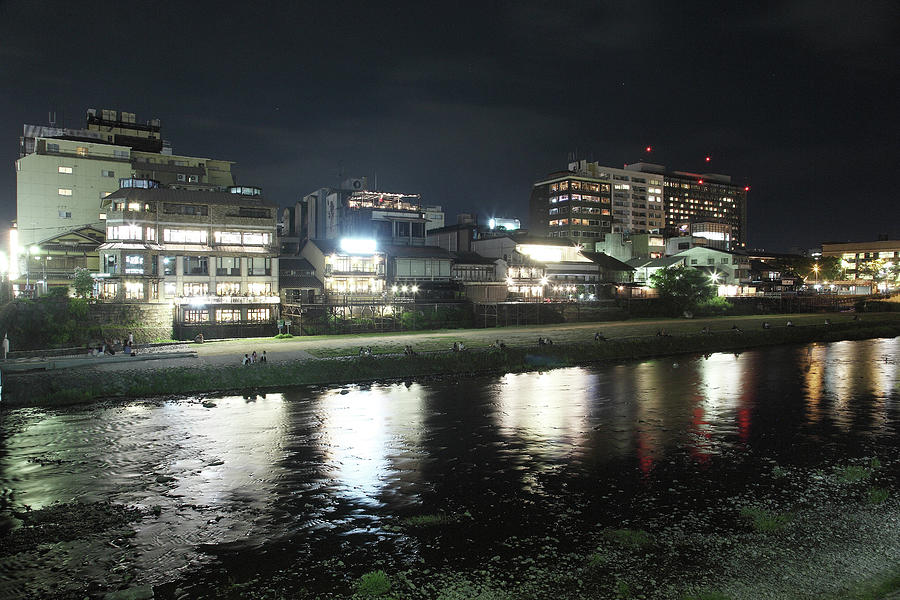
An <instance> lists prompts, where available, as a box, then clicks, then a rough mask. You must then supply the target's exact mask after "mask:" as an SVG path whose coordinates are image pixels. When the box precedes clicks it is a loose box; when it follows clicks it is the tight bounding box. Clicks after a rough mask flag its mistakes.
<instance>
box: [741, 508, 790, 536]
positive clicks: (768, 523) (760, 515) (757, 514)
mask: <svg viewBox="0 0 900 600" xmlns="http://www.w3.org/2000/svg"><path fill="white" fill-rule="evenodd" d="M741 516H742V517H744V518H745V519H748V520H749V521H750V523H751V525H753V530H754V531H756V532H757V533H773V532H776V531H781V530H782V529H784V528H785V527H787V525H788V523H790V522H791V520H792V519H793V517H792V515H790V514H789V513H784V514H779V513H774V512H769V511H767V510H766V509H764V508H759V507H756V506H745V507H744V508H742V509H741Z"/></svg>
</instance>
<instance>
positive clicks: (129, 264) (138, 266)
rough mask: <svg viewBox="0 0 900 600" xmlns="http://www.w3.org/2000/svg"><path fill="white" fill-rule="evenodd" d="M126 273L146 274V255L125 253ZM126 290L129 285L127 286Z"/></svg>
mask: <svg viewBox="0 0 900 600" xmlns="http://www.w3.org/2000/svg"><path fill="white" fill-rule="evenodd" d="M125 273H126V274H132V275H143V274H144V257H143V256H142V255H140V254H126V255H125ZM125 291H126V292H127V291H128V290H127V286H126V290H125Z"/></svg>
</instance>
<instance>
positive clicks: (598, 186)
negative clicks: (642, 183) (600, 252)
mask: <svg viewBox="0 0 900 600" xmlns="http://www.w3.org/2000/svg"><path fill="white" fill-rule="evenodd" d="M611 190H612V181H611V180H610V179H603V178H597V177H590V176H585V175H578V174H575V173H570V172H568V171H562V172H559V173H553V174H551V175H550V176H548V177H547V178H546V179H543V180H542V181H538V182H537V183H535V184H534V187H533V188H532V190H531V199H530V201H529V216H530V219H531V223H530V228H529V232H530V233H532V234H533V235H536V236H542V237H553V238H565V239H569V240H572V241H575V242H591V241H593V240H595V239H597V238H602V237H603V234H605V233H609V232H611V231H612V223H613V217H612V201H611Z"/></svg>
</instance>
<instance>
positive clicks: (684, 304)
mask: <svg viewBox="0 0 900 600" xmlns="http://www.w3.org/2000/svg"><path fill="white" fill-rule="evenodd" d="M650 286H651V287H653V288H655V289H656V290H657V292H658V293H659V297H660V298H662V299H663V300H665V301H667V302H668V303H669V304H670V306H671V307H672V309H673V311H674V312H677V313H678V314H681V313H683V312H684V311H687V310H691V309H693V308H694V307H695V306H696V305H697V303H699V302H701V301H703V300H706V299H708V298H711V297H712V296H713V294H714V293H715V287H714V286H713V283H712V281H710V279H709V277H707V276H706V274H705V273H703V272H702V271H698V270H697V269H692V268H690V267H685V266H682V265H678V266H672V267H666V268H664V269H659V270H658V271H656V272H655V273H653V274H652V275H651V276H650Z"/></svg>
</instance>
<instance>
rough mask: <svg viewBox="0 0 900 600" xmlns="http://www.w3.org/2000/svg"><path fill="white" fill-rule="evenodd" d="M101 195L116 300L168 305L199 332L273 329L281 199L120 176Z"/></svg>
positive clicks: (189, 333)
mask: <svg viewBox="0 0 900 600" xmlns="http://www.w3.org/2000/svg"><path fill="white" fill-rule="evenodd" d="M120 183H121V185H122V187H121V189H119V190H118V191H116V192H113V193H112V194H110V195H108V196H107V197H106V198H104V199H103V202H102V210H103V211H104V213H105V214H106V242H105V243H104V244H102V245H101V246H100V248H99V254H100V272H99V273H98V274H97V287H98V293H99V295H100V297H101V299H103V300H105V301H115V302H169V303H171V304H172V305H173V306H175V307H176V317H175V331H176V334H180V335H181V337H184V338H191V337H194V335H196V333H200V332H203V335H204V336H205V337H208V338H210V337H223V336H237V337H242V336H244V335H251V334H258V335H263V334H268V333H269V332H270V330H272V329H273V328H274V323H275V319H276V317H277V314H278V305H279V301H280V300H279V291H278V258H277V256H278V248H277V245H276V238H275V233H276V230H275V220H276V211H277V206H276V205H275V203H274V202H271V201H269V200H266V199H264V198H263V196H262V190H260V189H259V188H252V187H233V188H231V189H229V191H226V192H210V191H201V190H186V189H173V188H166V187H162V186H160V185H159V183H158V182H155V181H152V180H141V179H122V180H121V182H120Z"/></svg>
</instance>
